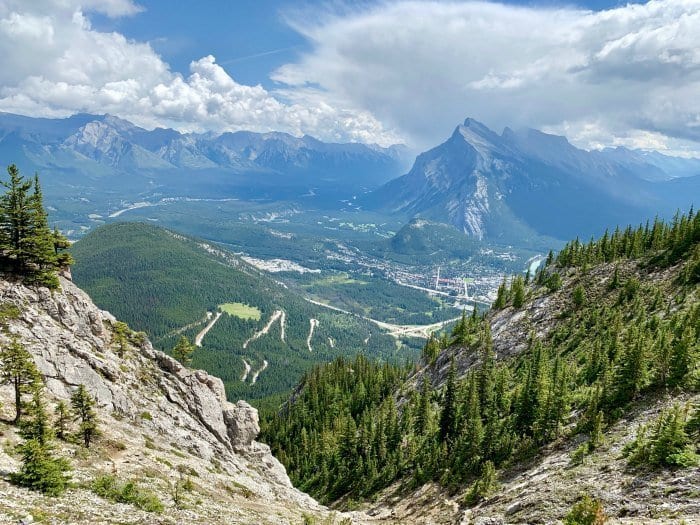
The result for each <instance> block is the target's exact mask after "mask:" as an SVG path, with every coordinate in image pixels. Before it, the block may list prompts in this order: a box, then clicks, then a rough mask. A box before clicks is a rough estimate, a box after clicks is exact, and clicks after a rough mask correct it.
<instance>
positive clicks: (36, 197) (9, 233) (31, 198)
mask: <svg viewBox="0 0 700 525" xmlns="http://www.w3.org/2000/svg"><path fill="white" fill-rule="evenodd" d="M7 171H8V174H9V176H10V179H9V181H3V182H2V185H3V186H4V187H5V188H6V190H7V191H6V192H5V194H4V195H2V196H1V197H0V254H1V255H2V256H3V257H5V258H6V259H9V261H10V262H11V264H12V266H13V267H14V270H15V271H16V272H18V273H20V274H21V275H23V276H25V277H26V278H27V282H29V283H31V284H38V285H40V286H47V287H49V288H52V289H53V288H57V287H58V285H59V282H58V277H57V276H56V270H57V269H58V268H59V267H62V266H67V265H68V264H70V263H71V262H72V259H71V257H70V255H68V254H60V255H59V252H60V251H61V250H64V249H65V248H67V247H68V246H67V244H68V242H67V240H66V239H65V238H63V236H61V235H60V234H58V232H57V231H54V232H51V230H50V229H49V225H48V216H47V214H46V210H45V209H44V204H43V194H42V191H41V186H40V184H39V178H38V176H36V175H35V177H34V179H33V181H31V180H25V179H24V177H22V175H20V173H19V170H18V169H17V167H16V166H15V165H14V164H13V165H11V166H9V167H8V168H7ZM32 190H33V191H32Z"/></svg>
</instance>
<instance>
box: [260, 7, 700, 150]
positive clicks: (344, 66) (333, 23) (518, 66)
mask: <svg viewBox="0 0 700 525" xmlns="http://www.w3.org/2000/svg"><path fill="white" fill-rule="evenodd" d="M292 24H293V26H294V27H295V28H296V29H297V30H298V31H300V32H301V33H302V34H304V35H305V36H306V37H307V38H308V39H309V41H310V42H312V43H313V50H312V51H311V52H310V53H308V54H307V55H306V56H304V57H303V58H302V59H301V60H300V61H299V62H298V63H295V64H288V65H285V66H283V67H281V68H280V69H279V70H278V71H277V72H276V73H275V74H274V77H273V78H275V79H276V80H278V81H280V82H283V83H286V84H287V85H290V86H295V87H296V89H297V90H299V91H303V90H304V89H305V86H307V85H309V84H312V85H317V86H320V87H321V88H322V89H324V90H325V91H326V92H327V95H326V96H328V97H332V98H333V99H335V100H341V101H344V102H345V103H347V104H349V105H353V106H357V107H362V108H364V109H366V110H367V111H369V112H371V113H372V114H374V115H376V116H377V117H378V118H379V119H380V121H381V122H383V123H384V124H385V125H387V126H389V127H394V128H396V129H399V130H401V131H402V132H403V133H404V134H405V135H406V136H407V137H409V139H411V140H412V141H413V142H414V143H417V144H418V145H420V146H423V147H425V146H429V145H433V144H435V143H436V142H437V140H439V139H442V138H444V137H445V136H446V135H447V134H448V133H449V132H450V131H451V129H452V128H453V127H454V126H455V125H456V123H457V122H459V121H460V120H462V119H463V118H464V117H466V116H472V117H475V118H477V119H479V120H482V121H484V122H485V123H486V124H488V125H490V126H492V127H495V128H501V127H503V126H506V125H510V126H530V127H538V128H545V127H546V128H548V129H551V130H564V129H568V130H569V131H571V132H572V133H574V135H573V136H572V137H571V138H572V139H573V140H574V142H576V143H577V144H579V145H582V146H584V147H596V146H598V145H600V144H601V143H602V144H606V145H610V144H615V141H616V140H618V142H619V140H622V139H624V138H625V137H630V136H637V137H642V136H644V133H649V134H654V136H658V137H663V138H664V140H666V141H667V142H669V141H670V142H673V141H674V140H683V139H687V140H692V141H696V142H697V141H700V97H698V96H697V94H698V93H700V0H652V1H650V2H649V3H647V4H644V5H627V6H624V7H620V8H617V9H613V10H608V11H603V12H592V11H586V10H581V9H575V8H564V7H516V6H507V5H501V4H496V3H487V2H459V3H458V2H437V1H400V2H392V3H383V4H379V5H375V6H374V7H371V8H369V9H365V10H363V11H355V12H349V13H348V12H345V13H343V14H340V15H328V14H327V13H326V14H325V15H323V16H315V17H314V16H313V14H312V13H309V12H305V13H303V16H299V17H297V18H295V19H294V20H293V21H292ZM592 128H595V129H596V132H595V133H591V129H592ZM593 135H595V136H593ZM649 136H651V135H649ZM642 142H643V141H642ZM655 142H656V141H649V143H650V144H653V143H655ZM696 149H700V147H696Z"/></svg>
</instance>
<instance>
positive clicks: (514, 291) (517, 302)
mask: <svg viewBox="0 0 700 525" xmlns="http://www.w3.org/2000/svg"><path fill="white" fill-rule="evenodd" d="M510 296H511V297H512V298H513V308H521V307H522V306H523V304H524V303H525V282H524V281H523V278H522V277H521V276H520V275H518V276H517V277H515V279H513V282H512V283H511V285H510Z"/></svg>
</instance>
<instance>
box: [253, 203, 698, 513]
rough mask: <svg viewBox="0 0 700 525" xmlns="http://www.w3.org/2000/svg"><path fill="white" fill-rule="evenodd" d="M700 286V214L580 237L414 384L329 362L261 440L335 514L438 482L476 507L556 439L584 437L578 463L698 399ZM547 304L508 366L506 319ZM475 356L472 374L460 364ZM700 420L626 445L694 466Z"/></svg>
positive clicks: (666, 422) (397, 374)
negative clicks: (634, 427) (501, 336)
mask: <svg viewBox="0 0 700 525" xmlns="http://www.w3.org/2000/svg"><path fill="white" fill-rule="evenodd" d="M698 283H700V214H699V213H694V212H693V211H691V212H690V213H688V214H687V215H677V216H676V217H675V218H674V219H673V221H671V222H670V223H664V222H662V221H660V220H656V221H654V223H653V224H647V225H642V226H640V227H639V228H632V227H630V228H627V229H625V230H616V231H615V232H614V233H613V234H609V233H606V234H605V235H604V236H603V237H602V238H600V239H597V240H592V241H591V242H589V243H581V242H580V241H578V240H575V241H573V242H571V243H568V244H567V245H566V246H565V247H564V249H562V250H561V252H560V253H559V254H558V255H557V256H556V257H555V256H554V255H553V254H550V257H549V258H548V260H547V262H546V264H545V265H544V266H543V267H542V268H540V269H539V271H538V273H537V275H535V276H533V278H532V279H530V276H529V275H528V276H526V277H525V278H523V277H520V276H518V277H515V278H513V279H512V280H511V282H510V283H508V284H506V283H504V285H503V286H502V287H501V288H502V289H501V290H500V291H499V299H498V301H497V303H498V304H497V305H496V307H497V308H496V309H494V310H493V311H492V312H491V313H488V314H487V315H486V316H484V317H479V316H476V315H473V316H470V317H467V316H464V317H463V318H462V320H461V321H460V322H459V323H458V324H457V325H456V327H455V328H454V330H453V331H452V332H451V334H443V335H442V336H434V337H433V338H431V339H430V340H429V341H428V342H427V344H426V345H425V348H424V350H423V361H422V365H420V366H418V367H416V369H415V371H414V372H413V373H412V374H408V371H407V370H405V369H401V368H397V367H391V366H387V365H378V364H372V363H370V362H367V360H365V359H364V358H358V359H356V360H355V361H347V360H337V361H336V362H334V363H332V364H329V365H326V366H319V367H318V368H316V369H315V370H314V371H313V372H311V373H309V374H307V375H306V376H305V378H304V380H303V381H302V383H301V385H300V387H299V388H298V390H297V392H296V393H295V394H294V396H293V397H292V399H290V401H289V402H288V403H287V404H286V405H285V406H284V407H283V409H282V411H281V412H280V413H279V415H278V416H277V417H273V418H270V419H269V420H268V421H267V422H266V425H265V428H264V433H263V437H262V439H263V440H265V441H266V442H267V443H269V444H270V445H271V446H272V449H273V451H274V453H275V454H276V455H277V457H279V458H280V459H281V460H282V461H283V462H284V464H285V465H286V467H287V469H288V472H289V474H290V477H291V478H292V480H293V481H294V483H295V484H296V486H298V487H300V488H301V489H302V490H305V491H308V492H309V493H310V494H312V495H314V496H315V497H317V498H319V499H321V500H322V501H324V502H332V501H335V500H338V499H339V498H341V497H345V498H347V499H349V500H350V501H351V500H353V499H364V498H368V497H371V496H372V495H373V494H375V493H376V492H377V491H379V490H381V489H382V488H384V487H387V486H388V485H390V484H392V483H393V482H395V481H397V480H403V481H404V482H405V483H407V484H408V485H414V486H416V485H420V484H422V483H424V482H427V481H430V480H435V481H437V482H439V483H441V484H443V485H444V486H446V487H451V488H461V489H464V488H465V487H467V488H468V490H467V492H466V495H465V503H466V504H473V503H475V502H477V501H479V500H480V499H481V498H482V497H484V496H485V495H487V494H488V493H489V492H491V491H492V490H493V487H494V486H495V483H496V478H497V476H498V472H499V470H501V469H504V468H507V467H509V466H512V465H514V464H517V463H518V462H520V461H523V460H525V459H528V458H531V457H533V456H534V455H536V454H537V452H538V450H540V448H541V447H542V446H544V445H546V444H548V443H551V442H553V441H557V440H567V439H570V438H572V437H574V436H582V439H583V441H582V442H583V444H582V445H581V446H580V447H579V448H578V449H577V450H576V453H575V454H574V457H573V458H572V459H573V460H574V461H580V460H582V458H584V457H585V456H586V455H587V454H590V453H591V452H592V451H593V450H594V449H595V448H596V447H597V446H599V445H600V442H601V439H602V435H603V433H604V430H605V428H606V427H607V426H608V425H610V424H611V423H613V422H615V421H616V420H618V419H619V418H620V417H622V416H623V415H624V414H625V413H626V411H627V410H628V409H629V407H630V406H631V404H634V403H639V402H643V401H644V400H645V399H651V398H654V397H655V396H659V395H663V394H668V393H672V394H674V395H679V396H683V395H686V394H692V393H696V392H698V391H700V370H699V366H698V355H699V353H700V297H699V295H698V292H699V291H698V288H699V287H698ZM543 300H547V301H548V302H550V304H553V305H554V306H552V308H555V309H556V316H555V318H554V319H555V320H554V321H553V323H552V326H551V327H550V329H549V330H548V331H547V332H546V333H545V334H544V335H542V336H537V335H536V334H535V333H534V332H533V333H532V334H530V335H529V336H527V344H526V349H525V350H524V351H523V352H520V353H518V354H515V355H512V356H497V355H496V353H495V351H494V341H493V339H492V335H491V325H490V323H491V321H492V320H493V319H494V316H496V315H501V316H503V315H507V314H508V313H509V312H508V311H510V312H513V313H517V312H518V311H519V310H524V312H525V313H526V314H527V312H528V311H531V310H528V308H535V306H534V305H535V304H542V301H543ZM547 301H545V302H547ZM500 310H506V311H505V312H503V313H501V312H500ZM460 359H461V361H460ZM464 359H466V361H467V362H469V363H470V366H467V367H465V368H458V367H457V365H456V362H457V361H460V362H465V361H464ZM407 375H408V380H406V377H407ZM699 422H700V407H698V406H695V407H693V406H680V405H679V406H676V407H675V408H673V409H671V410H669V411H667V412H663V413H662V414H661V416H660V417H659V419H658V420H657V421H656V422H654V423H653V424H652V425H651V426H650V427H648V428H643V429H642V430H640V432H639V435H638V437H637V440H636V441H635V442H634V443H632V444H631V445H630V446H629V447H627V449H626V451H625V453H626V454H627V455H628V458H629V462H630V465H633V466H636V467H637V468H640V467H647V468H657V467H660V468H666V467H687V466H691V465H696V464H697V463H698V452H699V451H698V450H697V447H698V443H699V442H700V435H699V434H698V432H699V428H700V424H699ZM579 439H581V438H579ZM346 501H347V500H346Z"/></svg>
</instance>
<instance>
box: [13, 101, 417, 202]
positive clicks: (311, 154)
mask: <svg viewBox="0 0 700 525" xmlns="http://www.w3.org/2000/svg"><path fill="white" fill-rule="evenodd" d="M405 157H406V152H405V148H404V147H403V146H392V147H390V148H382V147H379V146H376V145H364V144H331V143H325V142H321V141H319V140H316V139H314V138H312V137H309V136H304V137H294V136H292V135H288V134H286V133H277V132H271V133H253V132H248V131H239V132H233V133H223V134H221V135H215V134H211V133H203V134H200V133H179V132H178V131H175V130H172V129H162V128H158V129H154V130H146V129H143V128H140V127H138V126H135V125H133V124H131V123H130V122H128V121H125V120H122V119H119V118H117V117H114V116H111V115H82V114H81V115H74V116H72V117H69V118H65V119H38V118H30V117H24V116H20V115H12V114H8V113H0V158H3V159H5V161H4V162H6V163H10V162H13V163H15V164H16V165H17V166H18V167H19V169H20V170H21V171H22V172H26V173H33V172H35V171H37V172H39V173H40V174H41V176H42V182H43V184H44V190H45V192H46V194H47V196H48V197H50V198H51V199H52V201H54V202H57V203H59V204H57V206H56V207H57V208H59V210H60V211H63V209H66V210H67V211H68V212H72V211H74V210H73V208H74V206H75V205H73V204H71V202H73V201H79V202H87V201H90V202H93V203H95V204H101V203H102V201H105V200H107V202H108V203H110V204H112V205H113V201H116V202H119V201H120V200H123V201H129V202H134V200H135V199H136V198H137V196H138V197H139V198H144V197H145V196H146V197H147V196H159V197H161V198H162V197H163V196H167V197H198V198H222V197H238V198H241V197H242V198H269V199H289V198H292V197H293V198H298V197H300V196H306V200H307V201H308V200H309V198H310V197H314V196H315V195H318V199H317V201H319V202H320V203H322V204H328V203H333V205H335V204H336V203H337V199H336V197H338V196H339V195H342V197H340V198H346V199H347V198H350V197H351V196H352V195H354V194H355V193H356V192H358V191H359V190H360V189H362V188H366V189H374V188H377V187H379V186H380V185H381V184H383V183H385V182H387V181H389V180H391V179H392V178H393V177H396V176H398V175H400V174H401V173H402V172H403V171H404V170H405V167H406V163H405ZM76 194H79V195H80V196H81V198H76ZM71 199H72V200H71ZM86 199H87V201H86ZM64 200H65V201H67V202H63V201H64ZM100 207H101V206H93V208H95V209H98V210H99V208H100ZM70 215H72V213H71V214H69V216H70Z"/></svg>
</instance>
